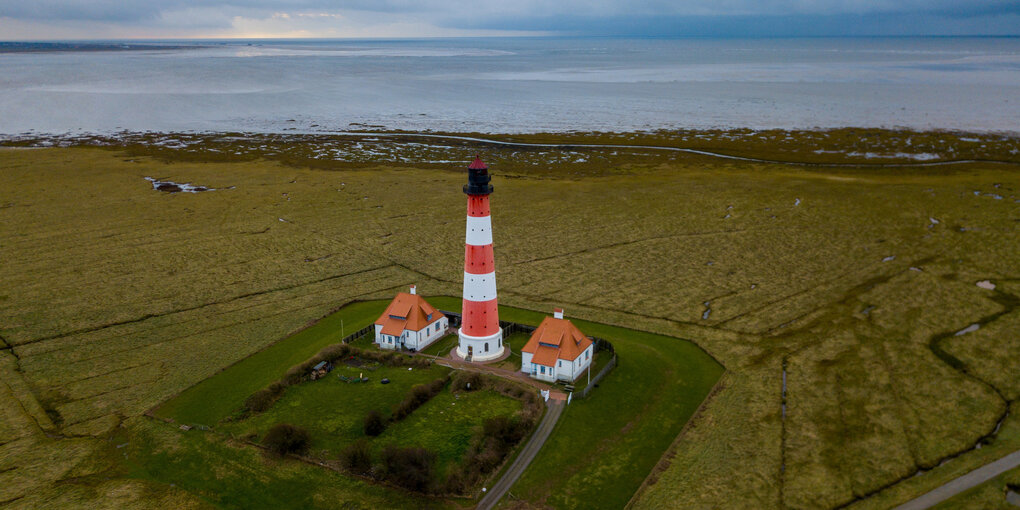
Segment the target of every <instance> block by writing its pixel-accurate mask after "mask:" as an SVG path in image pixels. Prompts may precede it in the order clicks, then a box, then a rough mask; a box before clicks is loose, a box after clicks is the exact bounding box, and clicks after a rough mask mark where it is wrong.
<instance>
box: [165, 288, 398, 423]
mask: <svg viewBox="0 0 1020 510" xmlns="http://www.w3.org/2000/svg"><path fill="white" fill-rule="evenodd" d="M387 304H389V302H388V301H384V300H379V301H364V302H358V303H352V304H350V305H347V306H345V307H343V308H342V309H340V310H339V311H337V312H335V313H332V314H330V315H328V316H326V317H324V318H323V319H321V320H319V321H318V322H316V323H315V324H314V325H312V326H311V327H308V328H306V329H303V330H301V331H299V332H297V333H295V334H293V335H291V336H288V337H287V338H284V339H283V340H280V341H279V342H276V343H275V344H273V345H271V346H269V347H268V348H267V349H265V350H263V351H260V352H258V353H256V354H254V355H252V356H249V357H248V358H245V359H243V360H241V361H239V362H238V363H235V364H234V365H231V366H229V367H227V368H226V369H225V370H223V371H222V372H220V373H218V374H216V375H214V376H212V377H210V378H208V379H206V380H204V381H202V382H200V383H198V384H196V385H194V386H192V387H191V388H188V389H187V390H185V391H184V392H182V393H181V394H180V395H178V396H176V397H174V398H173V399H171V400H169V401H167V402H165V403H163V404H162V405H160V406H159V407H157V408H156V409H155V411H154V414H155V415H156V416H159V417H161V418H173V419H174V420H176V421H177V422H178V423H198V424H203V425H213V424H215V423H216V422H218V421H220V420H222V419H223V418H225V417H227V416H229V415H230V414H231V413H232V412H234V411H236V410H237V409H238V408H240V407H241V404H243V403H244V399H246V398H248V396H249V395H251V394H252V393H254V392H255V391H257V390H259V389H262V388H265V387H266V386H268V385H269V384H270V383H272V382H273V381H276V380H277V379H279V378H280V377H282V376H283V374H284V373H285V372H286V371H287V369H289V368H290V367H292V366H294V365H297V364H298V363H301V362H303V361H305V360H307V359H308V358H311V357H312V356H314V355H315V353H317V352H319V350H321V349H322V348H323V347H325V346H327V345H329V344H332V343H336V342H338V341H340V339H341V338H343V337H342V336H341V321H342V322H343V330H344V333H346V334H350V333H353V332H355V331H357V330H359V329H361V328H363V327H365V326H367V325H369V324H371V323H372V322H374V321H375V319H377V318H378V317H379V314H381V313H382V312H383V310H385V309H386V305H387Z"/></svg>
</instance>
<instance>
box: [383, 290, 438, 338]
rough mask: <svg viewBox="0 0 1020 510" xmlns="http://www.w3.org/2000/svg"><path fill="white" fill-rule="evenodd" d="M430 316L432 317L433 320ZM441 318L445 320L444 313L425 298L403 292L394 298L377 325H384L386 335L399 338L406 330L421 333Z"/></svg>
mask: <svg viewBox="0 0 1020 510" xmlns="http://www.w3.org/2000/svg"><path fill="white" fill-rule="evenodd" d="M429 315H431V316H432V319H431V320H430V319H429ZM398 317H401V318H398ZM441 318H443V314H442V312H440V311H439V310H436V309H435V307H433V306H432V305H430V304H429V303H428V301H425V298H423V297H421V296H419V295H417V294H408V293H407V292H401V293H400V294H397V297H395V298H393V301H392V302H391V303H390V305H389V306H388V307H386V311H385V312H383V313H382V315H380V316H379V319H377V320H376V321H375V323H376V324H381V325H382V327H383V328H382V333H383V334H384V335H393V336H397V335H400V334H402V333H403V332H404V330H405V329H408V330H411V331H421V330H423V329H425V327H426V326H428V325H430V324H432V323H433V322H436V321H438V320H439V319H441Z"/></svg>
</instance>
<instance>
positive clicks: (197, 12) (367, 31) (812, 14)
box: [0, 0, 1020, 40]
mask: <svg viewBox="0 0 1020 510" xmlns="http://www.w3.org/2000/svg"><path fill="white" fill-rule="evenodd" d="M543 34H558V35H582V36H601V35H610V36H674V37H675V36H681V37H682V36H727V37H741V36H825V35H834V36H838V35H1020V0H589V1H582V0H333V1H330V0H161V1H150V0H0V40H32V39H35V40H45V39H114V38H128V39H138V38H215V37H240V38H255V37H387V38H391V37H443V36H483V35H543Z"/></svg>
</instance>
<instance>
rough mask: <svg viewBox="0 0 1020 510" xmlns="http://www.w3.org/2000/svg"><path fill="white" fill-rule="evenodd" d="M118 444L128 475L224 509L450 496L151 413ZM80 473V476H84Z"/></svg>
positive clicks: (391, 503) (417, 503) (366, 504)
mask: <svg viewBox="0 0 1020 510" xmlns="http://www.w3.org/2000/svg"><path fill="white" fill-rule="evenodd" d="M120 434H121V436H122V437H116V438H114V441H115V442H116V444H118V445H123V446H124V447H123V448H121V447H120V446H118V448H117V449H116V450H115V452H116V457H121V455H123V457H122V458H121V459H120V460H119V462H120V463H121V465H122V466H123V470H124V471H125V473H124V475H125V476H126V477H128V478H135V479H141V480H148V481H151V482H156V483H157V484H158V485H157V487H160V488H161V489H164V490H170V491H187V493H189V494H190V495H193V496H196V497H197V498H198V499H200V500H202V501H203V502H205V503H206V504H212V505H214V506H216V507H219V508H237V509H242V508H243V509H258V508H266V509H278V508H280V509H282V508H288V509H289V508H295V509H297V508H301V509H307V508H323V509H325V508H442V507H446V506H448V505H447V504H446V503H445V502H443V501H442V500H435V499H430V498H426V497H424V496H417V495H414V494H412V493H409V492H406V491H400V490H393V489H391V488H389V487H385V486H382V485H376V484H371V483H367V482H363V481H361V480H358V479H355V478H350V477H347V476H343V475H341V474H340V473H337V472H334V471H330V470H328V469H323V468H320V467H317V466H311V465H308V464H305V463H303V462H300V461H296V460H292V459H279V460H278V459H273V458H271V457H267V456H266V455H264V454H263V452H262V451H261V450H257V449H254V448H251V447H247V446H240V445H231V444H230V443H229V442H227V441H224V440H223V438H221V437H220V436H217V435H216V434H208V433H203V432H201V431H197V430H194V431H191V432H186V433H181V432H180V431H179V430H177V429H176V428H175V427H172V426H168V425H166V424H163V423H160V422H157V421H155V420H149V419H134V420H132V426H131V427H130V429H128V430H127V431H125V432H121V433H120ZM84 482H85V481H84V480H79V481H78V482H77V483H84Z"/></svg>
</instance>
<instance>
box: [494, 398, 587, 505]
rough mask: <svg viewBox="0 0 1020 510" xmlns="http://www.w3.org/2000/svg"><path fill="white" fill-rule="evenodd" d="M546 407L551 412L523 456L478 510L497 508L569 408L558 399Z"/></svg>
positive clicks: (511, 465) (521, 455)
mask: <svg viewBox="0 0 1020 510" xmlns="http://www.w3.org/2000/svg"><path fill="white" fill-rule="evenodd" d="M546 405H548V406H549V411H548V412H547V413H545V416H544V417H543V418H542V422H541V423H539V424H538V428H537V429H535V433H534V434H532V435H531V439H529V440H528V444H526V445H524V449H523V450H521V454H520V455H518V456H517V458H516V459H514V462H513V464H510V469H507V470H506V473H503V477H502V478H500V479H499V481H498V482H496V484H495V485H493V486H492V487H491V488H490V489H489V490H488V492H486V493H485V496H484V497H482V500H481V501H479V502H478V506H477V507H475V508H477V509H478V510H489V509H490V508H492V507H494V506H496V503H498V502H499V500H500V498H502V497H503V495H504V494H506V491H508V490H510V487H511V486H512V485H513V484H514V482H516V481H517V479H518V478H520V476H521V474H522V473H524V470H525V469H527V467H528V464H531V461H532V460H533V459H534V458H535V455H537V454H538V451H539V450H541V449H542V445H543V444H545V440H546V439H548V438H549V434H551V433H552V431H553V428H554V427H555V426H556V422H557V421H558V420H559V419H560V415H561V414H563V408H565V407H567V402H566V401H565V400H560V399H557V398H550V399H549V400H547V401H546Z"/></svg>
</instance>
